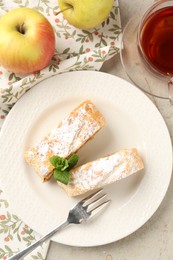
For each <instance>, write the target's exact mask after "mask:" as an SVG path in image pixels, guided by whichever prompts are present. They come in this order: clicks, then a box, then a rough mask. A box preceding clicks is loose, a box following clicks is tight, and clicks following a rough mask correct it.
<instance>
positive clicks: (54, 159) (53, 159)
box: [49, 155, 59, 167]
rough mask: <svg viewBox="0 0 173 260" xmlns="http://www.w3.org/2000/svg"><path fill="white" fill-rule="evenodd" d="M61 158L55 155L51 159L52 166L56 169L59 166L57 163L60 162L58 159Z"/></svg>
mask: <svg viewBox="0 0 173 260" xmlns="http://www.w3.org/2000/svg"><path fill="white" fill-rule="evenodd" d="M58 158H59V156H56V155H53V156H51V157H50V159H49V160H50V162H51V164H52V165H53V166H54V167H56V164H57V162H58V160H59V159H58Z"/></svg>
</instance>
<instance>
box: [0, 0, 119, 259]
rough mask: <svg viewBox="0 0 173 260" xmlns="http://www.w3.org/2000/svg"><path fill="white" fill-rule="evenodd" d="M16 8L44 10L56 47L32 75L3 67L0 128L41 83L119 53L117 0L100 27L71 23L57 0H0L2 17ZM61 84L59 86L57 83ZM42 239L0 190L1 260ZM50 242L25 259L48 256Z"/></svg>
mask: <svg viewBox="0 0 173 260" xmlns="http://www.w3.org/2000/svg"><path fill="white" fill-rule="evenodd" d="M17 7H30V8H34V9H36V10H38V11H39V12H41V13H43V14H44V15H45V16H46V17H47V19H48V20H49V21H50V23H51V24H52V26H53V28H54V31H55V36H56V50H55V54H54V56H53V58H52V60H51V62H50V64H49V65H48V66H47V67H46V68H45V69H43V70H41V71H39V72H37V73H33V74H30V75H19V74H15V73H12V72H9V71H6V70H5V69H4V68H2V67H1V66H0V128H1V127H2V124H3V122H4V120H5V118H6V116H7V114H8V112H9V111H10V109H11V108H12V107H13V105H14V104H15V103H16V102H17V101H18V99H19V98H20V97H21V96H22V95H23V94H25V93H26V92H27V91H28V90H29V89H30V88H32V87H33V86H34V85H35V84H37V83H38V82H40V81H42V80H44V79H46V78H48V77H50V76H54V75H56V74H59V73H63V72H68V71H77V70H100V68H101V66H102V65H103V63H104V61H106V60H108V59H110V58H111V57H113V55H115V54H117V53H119V47H120V41H119V40H120V39H119V36H120V33H121V23H120V13H119V6H118V0H115V1H114V6H113V8H112V11H111V13H110V16H109V18H108V19H107V20H106V21H104V22H103V23H102V24H101V25H100V26H98V27H96V28H93V29H90V30H80V29H77V28H75V27H73V26H71V25H70V24H69V23H68V22H67V21H66V20H65V19H64V17H63V14H62V13H60V14H58V15H56V13H57V12H58V11H59V7H58V3H57V0H8V1H6V0H0V16H1V15H3V14H5V13H6V12H8V11H9V10H11V9H13V8H17ZM57 87H58V86H57ZM38 238H39V234H37V233H36V232H35V231H33V230H31V229H30V228H29V227H28V226H27V225H26V224H25V223H23V222H22V220H21V219H20V218H19V217H18V216H16V215H14V214H13V213H12V212H11V210H10V208H9V205H8V202H7V201H6V199H5V195H4V193H3V191H1V190H0V259H3V260H5V259H7V258H8V257H9V256H11V255H14V254H15V253H17V252H18V251H20V250H21V249H22V248H24V247H26V246H28V245H30V244H31V243H33V242H34V241H35V240H37V239H38ZM47 248H48V243H45V244H44V245H43V246H42V247H41V248H39V249H37V250H36V251H34V252H33V253H31V254H30V255H29V256H28V257H26V258H25V259H45V258H46V253H47Z"/></svg>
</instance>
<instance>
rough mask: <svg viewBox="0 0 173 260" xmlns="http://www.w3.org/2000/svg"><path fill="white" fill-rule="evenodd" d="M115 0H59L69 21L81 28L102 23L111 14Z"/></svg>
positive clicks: (62, 10)
mask: <svg viewBox="0 0 173 260" xmlns="http://www.w3.org/2000/svg"><path fill="white" fill-rule="evenodd" d="M113 2H114V0H58V3H59V7H60V10H61V12H63V15H64V17H65V18H66V19H67V21H68V22H69V23H70V24H72V25H73V26H75V27H77V28H80V29H89V28H93V27H95V26H97V25H99V24H101V23H102V22H103V21H104V20H105V19H106V18H107V17H108V16H109V14H110V11H111V9H112V6H113Z"/></svg>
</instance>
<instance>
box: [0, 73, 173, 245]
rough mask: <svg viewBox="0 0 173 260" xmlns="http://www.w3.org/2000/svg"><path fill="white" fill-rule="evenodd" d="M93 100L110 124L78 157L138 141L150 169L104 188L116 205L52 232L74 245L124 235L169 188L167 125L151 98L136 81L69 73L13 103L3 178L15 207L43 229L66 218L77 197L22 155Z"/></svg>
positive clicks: (4, 136)
mask: <svg viewBox="0 0 173 260" xmlns="http://www.w3.org/2000/svg"><path fill="white" fill-rule="evenodd" d="M86 99H90V100H92V101H93V102H94V103H95V104H96V106H97V107H98V108H99V109H100V111H101V112H102V113H103V115H104V116H105V118H106V120H107V125H106V127H105V128H104V129H103V130H102V131H100V132H99V133H98V134H97V135H96V136H95V138H94V139H93V140H91V141H90V142H89V143H87V144H86V145H85V146H84V147H83V148H82V149H81V150H80V152H79V155H80V163H81V164H83V163H85V162H88V161H90V160H93V159H96V158H98V157H100V156H104V155H106V154H109V153H111V152H114V151H117V150H119V149H123V148H131V147H136V148H137V149H138V151H139V153H140V155H141V156H142V158H143V160H144V163H145V171H143V172H140V173H138V174H135V175H133V176H131V177H129V178H126V179H124V180H122V181H119V182H117V183H114V184H113V185H109V186H107V187H105V188H104V190H105V191H106V192H107V193H108V198H111V199H112V203H111V204H110V206H109V207H108V208H107V210H106V211H105V212H104V214H101V215H100V216H99V217H98V218H96V219H95V220H94V219H93V221H91V222H89V223H87V224H83V225H76V226H71V227H69V228H67V229H65V230H63V231H61V232H60V233H59V234H57V235H56V236H54V237H53V240H54V241H57V242H60V243H63V244H68V245H73V246H96V245H102V244H106V243H110V242H113V241H116V240H118V239H121V238H123V237H125V236H127V235H129V234H131V233H132V232H134V231H135V230H137V229H138V228H139V227H141V226H142V225H143V224H144V223H145V222H146V221H147V220H148V219H149V218H150V217H151V216H152V214H153V213H154V212H155V211H156V209H157V208H158V206H159V205H160V203H161V201H162V199H163V197H164V195H165V193H166V190H167V188H168V185H169V182H170V178H171V171H172V147H171V141H170V137H169V133H168V130H167V127H166V125H165V123H164V120H163V119H162V117H161V115H160V113H159V112H158V110H157V109H156V107H155V106H154V105H153V103H152V102H151V101H150V100H149V99H148V98H147V97H146V96H145V95H144V94H143V93H142V92H141V91H140V90H138V89H137V88H135V87H134V86H133V85H131V84H130V83H128V82H126V81H124V80H122V79H120V78H117V77H115V76H111V75H109V74H105V73H101V72H87V71H83V72H70V73H65V74H62V75H58V76H54V77H52V78H49V79H47V80H45V81H43V82H41V83H40V84H38V85H37V86H35V87H34V88H33V89H31V90H30V91H29V92H28V93H26V94H25V95H24V96H23V97H22V98H21V99H20V100H19V101H18V102H17V104H16V105H15V106H14V108H13V109H12V111H11V112H10V114H9V115H8V117H7V119H6V122H5V124H4V126H3V129H2V132H1V137H0V147H1V155H0V165H1V170H0V180H1V188H2V189H3V190H4V191H5V192H6V194H7V198H8V200H9V203H10V205H11V206H12V207H13V208H14V210H15V211H16V214H18V216H20V217H21V218H22V219H23V220H24V222H25V223H27V224H28V225H29V226H30V227H32V228H33V229H34V230H36V231H37V232H39V233H40V234H45V233H46V232H47V231H49V230H50V229H52V228H53V227H55V226H56V225H57V224H59V223H61V222H62V221H63V220H65V219H66V216H67V213H68V210H69V208H70V207H71V206H72V205H73V204H74V202H76V201H78V200H79V198H69V197H67V195H66V194H65V192H64V191H62V190H61V189H60V188H59V187H58V186H57V184H56V182H55V181H53V180H52V181H50V182H47V183H41V181H40V179H39V177H38V176H37V175H36V174H35V173H34V172H33V170H32V169H31V168H30V166H28V165H27V164H26V163H25V162H24V159H23V154H24V151H25V150H26V149H27V148H28V147H29V146H31V145H34V144H35V143H36V142H37V141H39V140H40V139H41V137H42V136H43V135H45V134H46V133H47V132H49V131H50V130H51V129H52V128H53V127H54V126H55V125H57V123H58V122H60V120H61V119H63V118H64V116H65V115H67V114H68V113H69V112H70V111H71V110H73V109H74V108H75V107H76V106H77V105H78V104H80V103H81V102H82V101H84V100H86Z"/></svg>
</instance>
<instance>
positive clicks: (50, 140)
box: [24, 100, 105, 181]
mask: <svg viewBox="0 0 173 260" xmlns="http://www.w3.org/2000/svg"><path fill="white" fill-rule="evenodd" d="M104 125H105V119H104V117H103V116H102V114H101V113H100V112H99V110H98V109H97V108H96V106H95V105H94V104H93V103H92V102H91V101H89V100H86V101H84V102H83V103H81V104H80V105H79V106H78V107H77V108H75V109H74V110H73V111H72V112H71V113H70V115H68V116H67V117H66V118H65V119H63V120H62V121H61V123H60V124H59V125H58V126H57V127H56V128H55V129H53V130H52V131H51V132H50V133H49V134H48V135H46V136H45V137H44V138H43V139H42V140H41V141H40V142H39V143H38V144H37V145H36V146H34V147H31V148H30V149H29V150H28V151H26V152H25V154H24V157H25V160H26V161H27V162H28V163H29V164H30V165H31V166H32V167H33V168H34V169H35V171H36V173H37V174H38V175H39V176H40V178H41V179H42V181H46V180H49V179H50V177H51V176H52V171H53V169H54V167H53V165H52V164H51V163H50V161H49V159H50V157H51V156H52V155H58V156H61V157H64V158H68V157H70V156H71V155H72V154H73V153H75V152H77V151H78V150H79V149H80V148H81V147H82V146H83V145H84V144H85V143H86V142H87V141H88V140H90V139H91V138H93V136H94V135H95V134H96V133H97V132H98V131H99V130H100V129H101V128H102V127H103V126H104Z"/></svg>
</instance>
